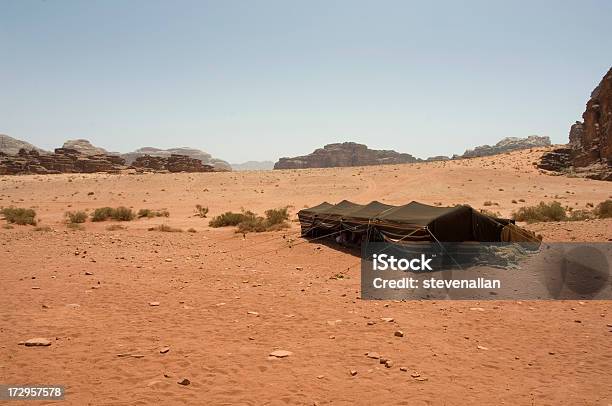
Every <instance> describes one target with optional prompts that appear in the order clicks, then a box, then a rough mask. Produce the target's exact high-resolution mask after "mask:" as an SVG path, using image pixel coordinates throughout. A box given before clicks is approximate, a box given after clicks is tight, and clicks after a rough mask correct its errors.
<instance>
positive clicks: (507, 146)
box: [454, 135, 550, 158]
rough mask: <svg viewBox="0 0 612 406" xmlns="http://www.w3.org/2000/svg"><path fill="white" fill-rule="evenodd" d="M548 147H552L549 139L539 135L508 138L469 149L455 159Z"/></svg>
mask: <svg viewBox="0 0 612 406" xmlns="http://www.w3.org/2000/svg"><path fill="white" fill-rule="evenodd" d="M548 146H550V138H549V137H541V136H538V135H530V136H528V137H526V138H519V137H506V138H504V139H502V140H501V141H499V142H498V143H497V144H495V145H481V146H478V147H475V148H474V149H468V150H466V151H465V152H464V153H463V155H459V156H454V158H475V157H481V156H490V155H497V154H503V153H506V152H510V151H516V150H519V149H529V148H537V147H548Z"/></svg>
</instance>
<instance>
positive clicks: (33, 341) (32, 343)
mask: <svg viewBox="0 0 612 406" xmlns="http://www.w3.org/2000/svg"><path fill="white" fill-rule="evenodd" d="M23 344H24V345H25V346H26V347H48V346H50V345H51V340H48V339H46V338H43V337H35V338H30V339H29V340H26V341H25V342H24V343H23Z"/></svg>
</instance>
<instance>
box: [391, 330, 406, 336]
mask: <svg viewBox="0 0 612 406" xmlns="http://www.w3.org/2000/svg"><path fill="white" fill-rule="evenodd" d="M393 335H394V336H396V337H403V336H404V332H403V331H402V330H397V331H396V332H395V333H393Z"/></svg>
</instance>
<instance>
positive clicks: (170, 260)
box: [164, 258, 189, 385]
mask: <svg viewBox="0 0 612 406" xmlns="http://www.w3.org/2000/svg"><path fill="white" fill-rule="evenodd" d="M164 261H166V262H172V258H166V259H164ZM187 385H189V384H187Z"/></svg>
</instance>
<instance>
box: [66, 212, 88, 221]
mask: <svg viewBox="0 0 612 406" xmlns="http://www.w3.org/2000/svg"><path fill="white" fill-rule="evenodd" d="M65 216H66V220H67V221H68V222H69V223H84V222H85V220H87V213H85V212H84V211H67V212H66V214H65Z"/></svg>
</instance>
